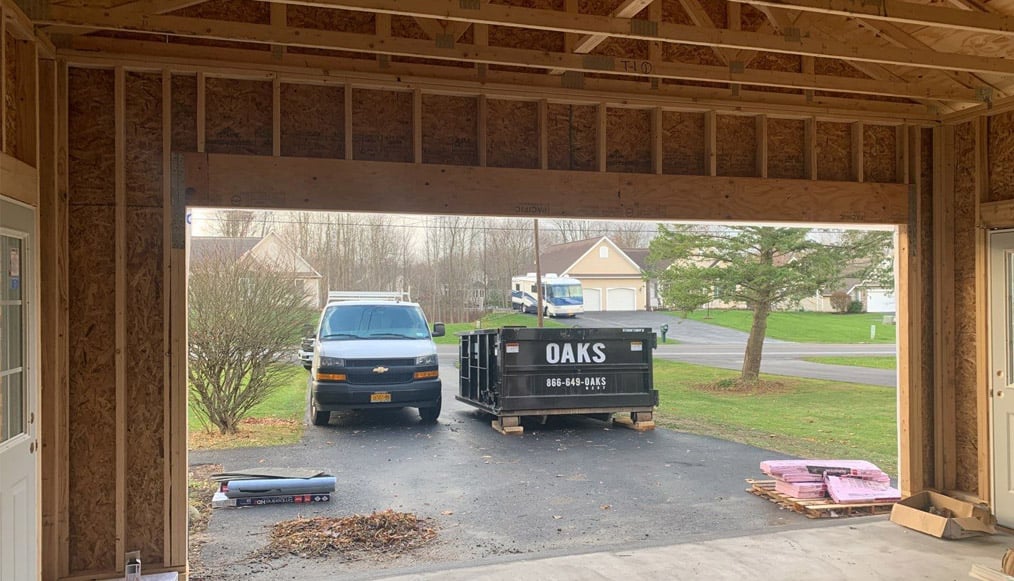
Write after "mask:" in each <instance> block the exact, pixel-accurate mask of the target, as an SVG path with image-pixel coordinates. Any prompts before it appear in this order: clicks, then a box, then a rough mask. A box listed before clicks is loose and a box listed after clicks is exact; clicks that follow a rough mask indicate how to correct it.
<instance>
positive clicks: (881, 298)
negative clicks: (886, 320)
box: [866, 290, 895, 313]
mask: <svg viewBox="0 0 1014 581" xmlns="http://www.w3.org/2000/svg"><path fill="white" fill-rule="evenodd" d="M894 310H895V304H894V293H888V292H887V291H882V290H871V291H870V294H869V295H868V296H867V297H866V311H867V312H870V313H893V312H894Z"/></svg>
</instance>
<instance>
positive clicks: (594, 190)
mask: <svg viewBox="0 0 1014 581" xmlns="http://www.w3.org/2000/svg"><path fill="white" fill-rule="evenodd" d="M182 159H183V165H184V167H183V171H184V180H185V182H186V188H187V191H188V193H189V195H188V198H187V204H188V205H192V206H205V207H245V208H285V209H289V210H331V211H349V212H387V211H390V209H391V208H393V207H397V208H398V209H399V211H402V212H407V213H422V214H469V215H492V216H527V217H541V216H547V217H548V216H554V217H561V218H619V219H639V218H640V219H646V220H648V219H650V220H701V221H717V222H729V221H733V222H737V221H744V222H774V221H777V222H799V223H835V224H901V223H905V222H906V221H907V220H908V208H907V204H908V186H906V185H904V184H873V183H864V184H859V183H852V182H815V181H809V180H781V179H764V178H731V177H707V176H674V175H653V174H619V173H604V172H603V173H598V172H568V171H551V170H527V169H503V168H490V167H485V168H483V167H461V166H446V165H428V164H412V163H404V164H396V163H383V162H367V161H346V160H329V159H308V158H293V157H270V156H248V155H225V154H200V153H189V154H183V156H182ZM525 192H528V193H525ZM533 192H537V193H533ZM526 196H527V197H526ZM575 200H578V202H577V203H575Z"/></svg>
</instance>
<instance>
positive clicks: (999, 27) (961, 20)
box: [729, 0, 1014, 36]
mask: <svg viewBox="0 0 1014 581" xmlns="http://www.w3.org/2000/svg"><path fill="white" fill-rule="evenodd" d="M729 1H730V2H742V3H748V4H756V5H759V6H773V7H775V8H789V9H792V10H802V11H805V12H817V13H820V14H837V15H839V16H848V17H851V18H869V19H872V20H885V21H887V22H897V23H902V24H919V25H922V26H936V27H941V28H951V29H956V30H968V31H972V32H983V33H989V34H1001V35H1005V36H1014V16H1009V15H1003V14H995V13H989V12H978V11H972V10H963V9H961V8H949V7H946V6H938V5H933V4H915V3H913V2H902V1H901V0H876V1H875V2H871V1H869V0H729Z"/></svg>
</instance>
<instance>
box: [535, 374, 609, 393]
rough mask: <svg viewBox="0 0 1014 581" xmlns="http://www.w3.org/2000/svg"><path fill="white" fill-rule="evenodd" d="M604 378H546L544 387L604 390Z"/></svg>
mask: <svg viewBox="0 0 1014 581" xmlns="http://www.w3.org/2000/svg"><path fill="white" fill-rule="evenodd" d="M606 384H607V381H606V378H605V377H547V378H546V387H583V388H585V389H586V390H596V389H605V388H606Z"/></svg>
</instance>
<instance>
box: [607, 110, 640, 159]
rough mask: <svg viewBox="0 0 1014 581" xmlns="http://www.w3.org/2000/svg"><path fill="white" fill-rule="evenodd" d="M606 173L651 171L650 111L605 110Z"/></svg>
mask: <svg viewBox="0 0 1014 581" xmlns="http://www.w3.org/2000/svg"><path fill="white" fill-rule="evenodd" d="M606 151H607V155H606V171H615V172H621V173H650V172H651V111H647V110H643V109H609V110H607V111H606Z"/></svg>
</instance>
